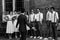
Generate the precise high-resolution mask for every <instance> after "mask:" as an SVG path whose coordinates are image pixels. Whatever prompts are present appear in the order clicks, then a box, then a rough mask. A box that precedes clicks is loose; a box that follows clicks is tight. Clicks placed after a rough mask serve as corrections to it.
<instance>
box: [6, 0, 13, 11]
mask: <svg viewBox="0 0 60 40" xmlns="http://www.w3.org/2000/svg"><path fill="white" fill-rule="evenodd" d="M5 9H6V11H12V10H13V0H5Z"/></svg>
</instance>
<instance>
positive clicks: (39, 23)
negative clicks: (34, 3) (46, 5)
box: [35, 9, 43, 39]
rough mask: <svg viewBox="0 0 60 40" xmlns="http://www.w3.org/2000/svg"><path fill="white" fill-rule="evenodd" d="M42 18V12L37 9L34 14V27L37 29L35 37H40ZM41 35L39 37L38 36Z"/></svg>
mask: <svg viewBox="0 0 60 40" xmlns="http://www.w3.org/2000/svg"><path fill="white" fill-rule="evenodd" d="M42 20H43V13H41V12H40V10H39V9H37V14H35V21H36V23H37V24H36V29H37V32H36V33H37V37H38V38H40V39H42V28H41V27H42ZM40 36H41V37H40Z"/></svg>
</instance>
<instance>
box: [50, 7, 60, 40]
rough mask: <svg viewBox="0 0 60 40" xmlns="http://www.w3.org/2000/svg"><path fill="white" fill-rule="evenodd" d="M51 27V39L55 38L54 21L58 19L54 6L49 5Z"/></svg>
mask: <svg viewBox="0 0 60 40" xmlns="http://www.w3.org/2000/svg"><path fill="white" fill-rule="evenodd" d="M50 9H51V27H52V32H53V39H54V40H57V26H56V23H57V22H58V20H59V17H58V12H56V11H55V8H54V7H51V8H50Z"/></svg>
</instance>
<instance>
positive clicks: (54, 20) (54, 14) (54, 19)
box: [54, 13, 56, 22]
mask: <svg viewBox="0 0 60 40" xmlns="http://www.w3.org/2000/svg"><path fill="white" fill-rule="evenodd" d="M55 16H56V13H55V14H54V22H55V21H56V20H55Z"/></svg>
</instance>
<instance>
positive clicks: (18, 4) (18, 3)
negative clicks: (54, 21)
mask: <svg viewBox="0 0 60 40" xmlns="http://www.w3.org/2000/svg"><path fill="white" fill-rule="evenodd" d="M15 6H16V10H17V11H20V10H22V8H24V1H23V0H16V5H15Z"/></svg>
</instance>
